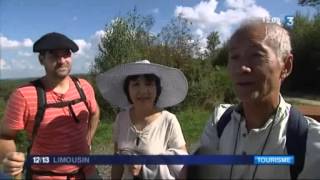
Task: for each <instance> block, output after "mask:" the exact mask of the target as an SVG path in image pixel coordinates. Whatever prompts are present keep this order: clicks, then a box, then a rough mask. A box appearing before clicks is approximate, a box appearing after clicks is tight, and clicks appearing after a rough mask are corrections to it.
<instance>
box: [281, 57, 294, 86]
mask: <svg viewBox="0 0 320 180" xmlns="http://www.w3.org/2000/svg"><path fill="white" fill-rule="evenodd" d="M282 62H283V66H282V71H281V75H280V77H281V80H284V79H285V78H287V77H288V76H289V75H290V74H291V72H292V67H293V56H292V54H289V55H287V56H286V57H284V58H283V61H282Z"/></svg>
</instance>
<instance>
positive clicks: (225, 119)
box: [217, 106, 235, 138]
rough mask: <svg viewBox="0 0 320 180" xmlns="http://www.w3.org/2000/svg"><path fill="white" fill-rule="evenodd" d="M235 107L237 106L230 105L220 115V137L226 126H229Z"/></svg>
mask: <svg viewBox="0 0 320 180" xmlns="http://www.w3.org/2000/svg"><path fill="white" fill-rule="evenodd" d="M234 109H235V106H230V107H228V109H227V110H226V111H225V112H224V113H223V114H222V116H221V117H220V120H219V121H218V123H217V132H218V138H220V137H221V135H222V133H223V130H224V128H225V127H226V126H227V124H228V123H229V121H230V120H231V114H232V112H233V110H234Z"/></svg>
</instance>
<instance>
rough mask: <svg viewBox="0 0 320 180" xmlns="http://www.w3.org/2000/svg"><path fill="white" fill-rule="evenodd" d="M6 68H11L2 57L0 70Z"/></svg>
mask: <svg viewBox="0 0 320 180" xmlns="http://www.w3.org/2000/svg"><path fill="white" fill-rule="evenodd" d="M7 69H11V66H10V65H9V64H8V63H7V62H6V61H5V60H4V59H0V71H2V70H7Z"/></svg>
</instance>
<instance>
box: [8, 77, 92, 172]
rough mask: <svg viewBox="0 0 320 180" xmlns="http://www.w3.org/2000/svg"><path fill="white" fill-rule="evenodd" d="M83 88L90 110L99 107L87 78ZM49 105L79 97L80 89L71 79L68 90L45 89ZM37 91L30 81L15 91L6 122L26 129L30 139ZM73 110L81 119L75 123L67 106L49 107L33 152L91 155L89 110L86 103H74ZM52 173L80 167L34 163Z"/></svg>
mask: <svg viewBox="0 0 320 180" xmlns="http://www.w3.org/2000/svg"><path fill="white" fill-rule="evenodd" d="M80 84H81V87H82V88H83V91H84V94H85V96H86V98H87V103H88V106H89V109H90V112H92V113H94V112H96V110H97V103H96V99H95V94H94V91H93V88H92V86H91V85H90V84H89V83H88V82H87V81H86V80H84V79H80ZM45 94H46V98H47V104H50V103H56V102H61V101H68V100H74V99H78V98H80V95H79V92H78V90H77V88H76V86H75V84H74V83H73V81H72V80H71V79H70V78H69V89H68V90H67V92H65V93H64V94H59V93H56V92H54V91H53V90H52V89H46V90H45ZM37 103H38V102H37V92H36V89H35V87H34V86H33V85H31V84H27V85H25V86H22V87H20V88H18V89H16V91H14V92H13V93H12V94H11V96H10V99H9V101H8V103H7V108H6V112H5V114H4V119H3V123H6V125H5V126H6V127H8V128H11V129H13V130H23V129H25V130H26V131H27V135H28V138H29V139H30V138H31V136H32V129H33V126H34V119H35V115H36V112H37ZM72 108H73V111H74V112H75V114H76V116H77V118H78V119H79V120H80V122H79V123H76V121H75V119H74V118H73V116H72V114H71V112H70V110H69V108H68V106H66V107H62V108H47V109H46V110H45V114H44V117H43V120H42V122H41V124H40V127H39V129H38V133H37V135H36V137H35V139H34V142H33V147H32V150H31V154H33V155H85V154H89V152H90V150H89V145H88V142H87V139H86V137H87V133H88V123H89V118H90V113H89V111H88V109H87V107H86V105H85V103H83V102H80V103H77V104H75V105H72ZM33 169H41V170H45V171H48V170H50V171H53V172H64V173H65V172H72V171H74V170H77V169H78V166H75V165H48V166H42V165H41V166H33Z"/></svg>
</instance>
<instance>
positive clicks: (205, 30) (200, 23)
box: [175, 0, 270, 47]
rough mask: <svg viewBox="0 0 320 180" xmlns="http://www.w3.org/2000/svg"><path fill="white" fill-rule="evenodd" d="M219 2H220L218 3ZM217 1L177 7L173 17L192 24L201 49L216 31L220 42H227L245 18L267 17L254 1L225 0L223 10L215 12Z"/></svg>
mask: <svg viewBox="0 0 320 180" xmlns="http://www.w3.org/2000/svg"><path fill="white" fill-rule="evenodd" d="M220 2H221V1H220ZM218 3H219V2H218V1H217V0H209V1H201V2H200V3H199V4H197V5H195V6H194V7H183V6H178V7H176V9H175V15H176V16H179V15H180V16H181V17H182V18H185V19H187V20H189V21H191V22H192V25H193V28H194V30H195V34H197V35H198V36H199V38H200V45H201V47H205V46H206V37H207V36H208V35H209V33H211V32H212V31H218V32H219V35H220V40H221V41H225V40H227V39H228V38H229V37H230V35H231V33H232V32H233V30H234V29H235V28H236V27H237V26H239V25H240V24H241V22H242V21H243V20H245V19H247V18H253V17H269V16H270V15H269V12H268V11H267V10H266V9H264V8H263V7H261V6H258V5H257V4H256V2H255V0H226V2H225V3H224V4H223V5H224V6H225V8H224V10H221V11H219V12H218V11H217V6H218Z"/></svg>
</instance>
